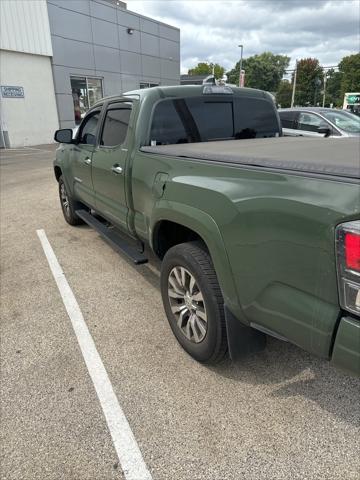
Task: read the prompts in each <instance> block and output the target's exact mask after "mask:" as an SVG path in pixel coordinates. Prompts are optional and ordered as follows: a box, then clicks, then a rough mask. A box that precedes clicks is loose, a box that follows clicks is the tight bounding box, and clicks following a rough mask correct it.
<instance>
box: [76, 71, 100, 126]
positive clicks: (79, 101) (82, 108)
mask: <svg viewBox="0 0 360 480" xmlns="http://www.w3.org/2000/svg"><path fill="white" fill-rule="evenodd" d="M70 83H71V93H72V97H73V102H74V117H75V124H76V125H79V124H80V122H81V120H82V119H83V117H84V115H85V113H86V112H87V111H88V110H89V108H90V107H92V106H93V105H94V104H95V103H96V102H97V101H98V100H100V98H102V97H103V88H102V80H101V78H91V77H70Z"/></svg>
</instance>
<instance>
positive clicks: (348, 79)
mask: <svg viewBox="0 0 360 480" xmlns="http://www.w3.org/2000/svg"><path fill="white" fill-rule="evenodd" d="M339 71H340V72H341V73H342V78H341V97H342V98H344V94H345V93H346V92H359V91H360V53H356V54H355V55H349V56H348V57H344V58H343V59H342V60H341V62H340V63H339Z"/></svg>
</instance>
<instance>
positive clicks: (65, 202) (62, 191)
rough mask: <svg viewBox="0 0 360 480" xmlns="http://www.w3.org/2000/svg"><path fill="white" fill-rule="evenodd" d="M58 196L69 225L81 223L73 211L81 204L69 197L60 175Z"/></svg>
mask: <svg viewBox="0 0 360 480" xmlns="http://www.w3.org/2000/svg"><path fill="white" fill-rule="evenodd" d="M59 198H60V204H61V209H62V212H63V215H64V218H65V220H66V221H67V223H68V224H70V225H81V224H82V223H84V222H83V221H82V220H81V218H79V217H78V216H77V215H76V213H75V210H77V209H80V208H81V205H80V204H78V202H75V201H74V200H73V199H72V198H71V196H70V194H69V193H68V191H67V189H66V185H65V183H64V179H63V177H62V176H61V177H60V178H59Z"/></svg>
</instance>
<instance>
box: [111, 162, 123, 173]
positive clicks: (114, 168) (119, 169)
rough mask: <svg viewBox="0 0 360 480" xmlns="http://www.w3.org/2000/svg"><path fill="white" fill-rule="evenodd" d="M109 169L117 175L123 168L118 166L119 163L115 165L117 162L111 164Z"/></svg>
mask: <svg viewBox="0 0 360 480" xmlns="http://www.w3.org/2000/svg"><path fill="white" fill-rule="evenodd" d="M111 171H112V172H113V173H116V174H117V175H119V174H120V173H122V172H123V169H122V167H120V165H117V164H116V163H115V165H113V166H112V167H111Z"/></svg>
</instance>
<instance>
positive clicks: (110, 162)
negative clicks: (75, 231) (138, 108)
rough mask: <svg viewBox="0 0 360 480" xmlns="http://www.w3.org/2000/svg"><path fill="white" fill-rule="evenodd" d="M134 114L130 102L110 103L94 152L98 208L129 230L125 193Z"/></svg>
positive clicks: (95, 189) (114, 221)
mask: <svg viewBox="0 0 360 480" xmlns="http://www.w3.org/2000/svg"><path fill="white" fill-rule="evenodd" d="M130 115H131V103H130V102H119V103H116V104H110V105H109V107H108V109H107V112H106V115H105V118H104V124H103V129H102V133H101V136H100V142H99V145H98V146H97V148H96V149H95V150H94V152H93V156H92V179H93V185H94V191H95V201H96V209H97V211H98V212H99V213H101V214H103V215H104V217H106V218H107V219H108V220H110V221H111V222H112V223H114V224H115V225H117V226H119V227H121V228H122V229H124V230H125V231H127V230H128V228H127V215H128V205H127V202H126V193H125V187H126V184H125V182H126V160H127V155H128V150H127V144H126V136H127V130H128V125H129V120H130Z"/></svg>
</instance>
